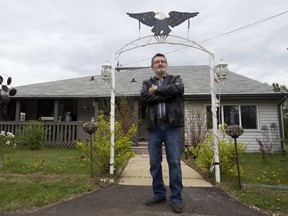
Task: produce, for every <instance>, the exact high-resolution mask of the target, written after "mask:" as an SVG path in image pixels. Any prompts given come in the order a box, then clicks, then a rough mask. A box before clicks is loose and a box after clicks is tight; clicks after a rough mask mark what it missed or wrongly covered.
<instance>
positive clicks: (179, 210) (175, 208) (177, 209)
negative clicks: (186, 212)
mask: <svg viewBox="0 0 288 216" xmlns="http://www.w3.org/2000/svg"><path fill="white" fill-rule="evenodd" d="M170 205H171V207H172V210H173V212H174V213H182V212H183V206H182V203H181V202H172V203H171V204H170Z"/></svg>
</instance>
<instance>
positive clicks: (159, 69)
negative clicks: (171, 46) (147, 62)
mask: <svg viewBox="0 0 288 216" xmlns="http://www.w3.org/2000/svg"><path fill="white" fill-rule="evenodd" d="M151 68H152V70H153V71H154V72H155V73H156V75H159V76H163V75H165V74H166V70H167V61H166V59H165V58H164V57H162V56H156V57H155V58H154V59H153V62H152V65H151Z"/></svg>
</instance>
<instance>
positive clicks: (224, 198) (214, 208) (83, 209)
mask: <svg viewBox="0 0 288 216" xmlns="http://www.w3.org/2000/svg"><path fill="white" fill-rule="evenodd" d="M163 170H164V172H163V174H164V179H165V184H166V185H168V183H167V182H168V168H167V162H166V160H163ZM182 172H183V184H184V189H183V193H182V196H183V207H184V213H182V214H181V215H183V216H208V215H215V216H231V215H233V216H263V215H265V214H263V213H261V212H259V211H257V210H254V209H252V208H250V207H248V206H246V205H244V204H242V203H241V202H239V201H237V200H235V199H234V198H232V197H231V196H229V195H228V194H226V193H225V192H224V191H222V190H221V189H219V188H216V187H213V186H212V185H211V184H210V183H209V182H207V181H205V180H204V179H203V178H202V177H201V176H200V175H199V174H198V173H197V172H196V171H195V170H193V169H192V168H190V167H188V166H187V165H186V164H184V163H182ZM151 181H152V180H151V177H150V174H149V157H148V155H145V154H139V155H136V156H135V157H134V158H132V159H130V161H129V163H128V165H127V167H126V169H125V170H124V172H123V176H122V178H121V179H120V182H119V184H111V185H108V186H106V187H104V188H101V189H98V190H95V191H93V192H91V193H87V194H84V195H82V196H79V197H76V198H73V199H69V200H65V201H62V202H58V203H56V204H52V205H50V206H46V207H42V208H40V209H35V210H33V211H25V212H17V213H15V212H14V213H13V212H10V213H5V214H4V213H3V214H1V213H0V215H3V216H4V215H5V216H8V215H9V216H67V215H69V216H126V215H132V216H133V215H135V216H169V215H175V214H174V213H173V212H172V210H171V208H170V206H169V203H168V202H166V203H162V204H160V205H156V206H146V205H145V204H144V202H145V200H146V199H147V198H150V197H151V196H152V187H151ZM167 192H168V194H167V195H168V196H169V189H168V190H167Z"/></svg>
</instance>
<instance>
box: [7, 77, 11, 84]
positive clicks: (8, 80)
mask: <svg viewBox="0 0 288 216" xmlns="http://www.w3.org/2000/svg"><path fill="white" fill-rule="evenodd" d="M11 82H12V78H11V77H8V79H7V85H10V84H11Z"/></svg>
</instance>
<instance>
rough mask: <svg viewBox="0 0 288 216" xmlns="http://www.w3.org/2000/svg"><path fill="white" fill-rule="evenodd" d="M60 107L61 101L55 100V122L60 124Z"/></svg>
mask: <svg viewBox="0 0 288 216" xmlns="http://www.w3.org/2000/svg"><path fill="white" fill-rule="evenodd" d="M58 107H59V101H58V100H54V122H58V110H59V109H58Z"/></svg>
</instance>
